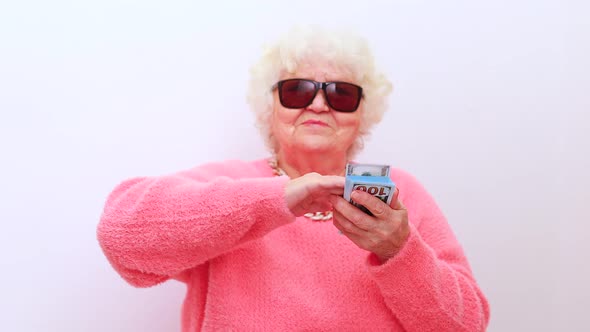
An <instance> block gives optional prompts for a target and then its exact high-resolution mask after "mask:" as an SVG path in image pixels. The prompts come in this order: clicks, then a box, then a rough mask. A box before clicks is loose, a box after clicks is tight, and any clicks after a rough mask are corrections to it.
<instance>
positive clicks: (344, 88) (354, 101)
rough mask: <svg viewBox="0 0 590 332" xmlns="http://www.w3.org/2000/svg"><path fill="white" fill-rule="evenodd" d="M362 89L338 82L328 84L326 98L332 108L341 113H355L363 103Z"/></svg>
mask: <svg viewBox="0 0 590 332" xmlns="http://www.w3.org/2000/svg"><path fill="white" fill-rule="evenodd" d="M361 94H362V89H361V88H360V87H358V86H356V85H354V84H350V83H342V82H336V83H331V84H328V86H327V87H326V96H327V98H328V102H329V103H330V106H332V108H333V109H334V110H336V111H340V112H354V111H356V109H357V108H358V106H359V103H360V101H361Z"/></svg>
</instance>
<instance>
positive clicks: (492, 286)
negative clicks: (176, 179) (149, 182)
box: [0, 0, 590, 331]
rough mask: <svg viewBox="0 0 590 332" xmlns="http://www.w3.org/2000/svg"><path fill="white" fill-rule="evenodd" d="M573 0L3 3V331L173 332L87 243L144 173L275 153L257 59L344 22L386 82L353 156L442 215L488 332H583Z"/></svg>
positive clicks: (578, 9)
mask: <svg viewBox="0 0 590 332" xmlns="http://www.w3.org/2000/svg"><path fill="white" fill-rule="evenodd" d="M589 12H590V6H589V5H588V2H587V1H582V0H580V1H564V0H553V1H543V0H522V1H514V0H512V1H508V0H497V1H486V2H484V1H434V0H431V1H416V0H413V1H381V2H379V1H370V2H366V1H360V0H358V1H349V2H344V1H326V0H324V1H307V0H298V1H287V2H285V3H281V2H279V1H268V2H264V1H247V2H239V3H238V1H235V2H219V1H217V2H216V1H206V2H202V3H201V2H199V1H195V0H193V1H188V0H170V1H146V0H142V1H139V0H102V1H64V0H54V1H26V0H24V1H11V2H9V1H5V2H3V3H2V4H0V156H1V158H2V160H1V161H2V162H1V164H0V165H1V166H0V167H1V173H0V220H1V222H2V224H1V225H2V228H1V231H0V262H1V266H2V271H1V272H2V273H1V274H0V294H1V296H0V315H1V319H0V330H3V331H178V330H179V326H180V306H181V301H182V298H183V296H184V286H183V285H181V284H180V283H177V282H168V283H166V284H164V285H160V286H158V287H155V288H151V289H135V288H132V287H131V286H128V285H127V284H125V283H124V281H123V280H122V279H121V278H120V277H119V276H118V275H117V274H116V273H115V272H114V270H112V268H111V267H110V266H109V265H108V263H107V261H106V259H105V258H104V256H103V254H102V252H101V251H100V248H99V245H98V243H97V241H96V225H97V222H98V220H99V216H100V214H101V210H102V208H103V204H104V200H105V198H106V196H107V195H108V193H109V192H110V190H112V189H113V187H114V186H115V185H116V184H117V183H118V182H120V181H121V180H123V179H125V178H127V177H131V176H136V175H158V174H164V173H170V172H173V171H176V170H180V169H185V168H188V167H191V166H193V165H196V164H200V163H203V162H206V161H213V160H222V159H228V158H232V159H233V158H239V159H247V160H251V159H257V158H262V157H265V156H267V152H266V151H265V148H264V146H263V144H262V140H261V139H260V138H259V136H258V132H257V131H256V129H254V127H253V116H252V115H251V113H250V112H249V110H248V108H247V105H246V102H245V93H246V81H247V78H248V69H249V67H250V65H251V64H252V63H253V62H254V61H255V59H257V57H258V55H259V54H260V50H261V47H262V45H263V44H264V43H266V42H269V41H272V40H273V38H274V37H276V36H277V35H278V34H280V33H282V32H284V31H286V30H288V29H289V28H290V27H291V26H292V25H293V24H295V23H301V24H306V23H316V24H321V25H324V26H327V27H352V28H353V29H355V30H357V31H358V32H359V33H360V34H362V35H364V36H366V37H367V38H368V39H369V41H370V44H371V45H372V48H373V51H374V53H375V55H376V57H377V59H378V61H379V63H380V64H381V67H382V68H383V70H384V71H385V72H386V74H387V75H388V76H389V77H390V78H391V80H392V81H393V83H394V85H395V91H394V93H393V95H392V98H391V109H390V111H389V112H388V114H387V116H386V117H385V118H384V120H383V122H382V123H381V124H380V125H379V127H378V128H377V129H376V130H375V131H374V134H373V138H372V139H371V140H370V141H369V142H368V144H367V148H366V149H365V151H364V153H363V154H362V155H361V156H360V158H358V160H360V161H366V162H385V163H390V164H392V165H394V166H396V167H401V168H405V169H406V170H408V171H410V172H411V173H413V174H414V175H415V176H417V177H418V179H420V180H421V181H422V182H423V183H424V185H425V186H426V188H427V189H428V190H429V191H430V192H431V193H432V195H433V196H434V197H435V198H436V199H437V201H438V202H439V205H440V206H441V208H442V209H443V211H444V212H445V214H446V215H447V217H448V219H449V222H450V223H451V226H452V228H453V229H454V231H455V232H456V234H457V236H458V238H459V240H460V242H461V243H462V244H463V246H464V248H465V251H466V253H467V255H468V257H469V259H470V262H471V264H472V267H473V271H474V273H475V276H476V278H477V279H478V281H479V284H480V285H481V287H482V288H483V290H484V292H485V293H486V295H487V296H488V298H489V300H490V303H491V310H492V319H491V323H490V326H489V331H558V330H559V331H583V330H586V331H587V328H588V313H587V311H588V308H590V286H589V285H588V281H589V280H590V265H589V263H588V262H589V261H590V257H589V256H590V241H588V237H589V235H590V234H589V233H590V232H589V226H588V222H589V221H590V212H589V209H588V204H587V202H588V201H589V200H590V190H589V187H590V176H589V175H588V170H589V168H590V156H589V155H590V134H589V132H590V115H589V111H590V98H589V90H590V78H589V77H590V60H589V59H590V49H589V48H590V46H589V45H590V38H589V37H588V36H589V32H590V25H589V22H590V20H589V19H588V13H589Z"/></svg>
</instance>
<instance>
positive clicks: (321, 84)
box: [272, 78, 364, 113]
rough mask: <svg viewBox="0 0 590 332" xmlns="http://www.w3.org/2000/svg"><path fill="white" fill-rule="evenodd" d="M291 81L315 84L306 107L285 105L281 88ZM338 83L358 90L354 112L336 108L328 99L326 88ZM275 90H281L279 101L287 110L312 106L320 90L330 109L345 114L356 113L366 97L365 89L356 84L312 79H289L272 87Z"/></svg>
mask: <svg viewBox="0 0 590 332" xmlns="http://www.w3.org/2000/svg"><path fill="white" fill-rule="evenodd" d="M289 81H305V82H309V83H313V85H314V87H315V91H314V92H313V97H312V98H310V100H309V103H307V104H306V105H304V106H302V107H288V106H285V104H284V103H283V92H282V89H281V88H282V86H283V84H284V83H285V82H289ZM336 83H346V84H349V85H352V86H354V87H355V88H357V89H358V93H359V98H358V100H357V102H356V104H355V105H354V107H353V108H352V110H342V109H338V108H335V107H334V106H333V105H332V103H331V102H330V98H329V97H328V93H327V91H326V88H327V87H328V85H331V84H336ZM274 89H279V101H280V102H281V105H283V107H285V108H291V109H297V108H306V107H307V106H309V105H311V104H312V103H313V101H314V99H315V97H316V96H317V94H318V91H319V90H320V89H321V90H323V91H324V98H325V99H326V103H328V105H329V106H330V108H332V109H333V110H334V111H337V112H343V113H352V112H355V111H356V110H357V109H358V108H359V105H360V104H361V99H362V98H363V97H364V95H363V88H362V87H360V86H358V85H356V84H353V83H350V82H342V81H332V82H317V81H314V80H310V79H307V78H289V79H286V80H281V81H278V82H277V83H276V84H274V85H273V86H272V90H274Z"/></svg>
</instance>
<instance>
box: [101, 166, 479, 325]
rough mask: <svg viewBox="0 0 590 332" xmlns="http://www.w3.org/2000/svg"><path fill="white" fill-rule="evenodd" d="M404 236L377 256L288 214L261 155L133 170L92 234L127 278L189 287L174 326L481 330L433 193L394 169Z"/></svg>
mask: <svg viewBox="0 0 590 332" xmlns="http://www.w3.org/2000/svg"><path fill="white" fill-rule="evenodd" d="M391 173H392V180H393V181H394V182H395V183H396V184H397V186H398V187H399V188H400V199H401V200H402V202H403V203H404V205H405V206H406V207H407V209H408V214H409V220H410V224H411V235H410V237H409V239H408V241H407V243H406V245H405V246H404V248H403V249H402V250H401V251H400V252H399V253H398V254H397V256H395V257H394V258H392V259H390V260H389V261H387V262H385V263H384V264H382V265H380V264H379V263H378V260H377V258H376V257H375V256H374V255H373V254H370V253H369V252H367V251H364V250H362V249H360V248H358V247H357V246H356V245H355V244H354V243H352V242H351V241H350V240H349V239H348V238H346V237H345V236H343V235H340V234H339V233H338V230H337V229H336V228H335V227H334V225H333V224H332V223H331V222H313V221H310V220H308V219H306V218H304V217H300V218H295V217H294V216H293V215H292V214H291V212H290V211H289V209H288V208H287V205H286V202H285V199H284V186H285V183H286V181H287V180H288V178H287V177H274V176H273V174H272V170H271V168H270V167H269V166H268V165H267V162H266V160H259V161H255V162H242V161H228V162H223V163H217V164H208V165H203V166H199V167H196V168H194V169H191V170H188V171H183V172H179V173H176V174H173V175H168V176H160V177H144V178H136V179H130V180H127V181H125V182H123V183H122V184H120V185H119V186H118V187H117V188H116V189H115V190H114V191H113V192H112V194H111V195H110V196H109V198H108V200H107V202H106V207H105V210H104V214H103V215H102V218H101V220H100V223H99V225H98V240H99V242H100V245H101V247H102V249H103V250H104V253H105V255H106V256H107V258H108V260H109V261H110V263H111V264H112V265H113V267H114V268H115V269H116V270H117V272H118V273H119V274H120V275H121V276H122V277H123V278H124V279H125V280H126V281H127V282H129V283H130V284H131V285H134V286H136V287H150V286H154V285H156V284H159V283H161V282H164V281H166V280H168V279H171V278H173V279H177V280H180V281H182V282H184V283H186V285H187V294H186V298H185V300H184V305H183V310H182V330H183V331H197V330H214V331H216V330H223V331H237V330H239V331H254V330H257V331H284V330H299V331H301V330H306V331H351V330H387V331H439V332H440V331H453V332H455V331H469V332H474V331H483V330H485V327H486V326H487V323H488V319H489V307H488V303H487V300H486V299H485V297H484V295H483V294H482V292H481V290H480V289H479V288H478V286H477V284H476V281H475V279H474V278H473V276H472V273H471V270H470V267H469V264H468V262H467V259H466V258H465V255H464V254H463V251H462V249H461V246H460V244H459V243H458V242H457V240H456V239H455V237H454V235H453V232H452V231H451V229H450V228H449V225H448V224H447V221H446V220H445V217H444V216H443V214H442V213H441V211H440V210H439V208H438V207H437V205H436V203H435V202H434V200H433V199H432V197H431V196H430V195H429V194H428V193H427V192H426V191H425V190H424V188H423V187H422V186H421V185H420V184H419V183H418V182H417V181H416V180H415V179H414V178H413V177H412V176H411V175H409V174H407V173H405V172H403V171H401V170H399V169H393V170H392V172H391Z"/></svg>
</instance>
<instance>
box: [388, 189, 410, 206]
mask: <svg viewBox="0 0 590 332" xmlns="http://www.w3.org/2000/svg"><path fill="white" fill-rule="evenodd" d="M389 206H391V208H392V209H394V210H405V209H406V207H405V206H404V204H403V203H402V201H401V200H400V199H399V188H398V187H395V192H394V193H393V197H392V199H391V204H390V205H389Z"/></svg>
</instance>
